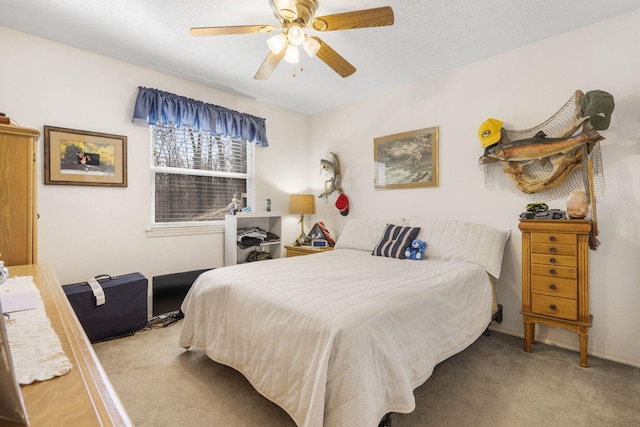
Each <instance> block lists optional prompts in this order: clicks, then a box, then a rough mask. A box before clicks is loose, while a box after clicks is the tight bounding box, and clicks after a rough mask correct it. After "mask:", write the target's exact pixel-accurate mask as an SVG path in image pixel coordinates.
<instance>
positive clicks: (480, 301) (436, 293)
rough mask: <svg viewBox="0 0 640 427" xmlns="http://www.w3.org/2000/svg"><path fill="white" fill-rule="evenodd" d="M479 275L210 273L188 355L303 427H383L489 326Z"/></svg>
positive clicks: (461, 271) (367, 270)
mask: <svg viewBox="0 0 640 427" xmlns="http://www.w3.org/2000/svg"><path fill="white" fill-rule="evenodd" d="M491 306H492V289H491V284H490V280H489V277H488V275H487V273H486V272H485V271H484V270H483V268H482V267H480V266H478V265H477V264H474V263H469V262H462V261H454V260H449V261H431V260H423V261H412V260H398V259H393V258H384V257H376V256H372V255H371V254H370V252H366V251H360V250H353V249H336V250H334V251H328V252H323V253H320V254H316V255H311V256H299V257H293V258H284V259H274V260H269V261H261V262H255V263H249V264H242V265H237V266H231V267H224V268H219V269H215V270H211V271H209V272H207V273H204V274H203V275H202V276H200V277H199V278H198V280H197V281H196V283H195V284H194V285H193V287H192V289H191V291H190V292H189V294H188V295H187V297H186V298H185V301H184V303H183V305H182V311H183V312H184V313H185V319H184V322H183V326H182V332H181V336H180V345H181V346H183V347H185V348H187V347H190V346H194V347H197V348H203V349H206V352H207V355H208V356H209V357H210V358H211V359H213V360H215V361H216V362H219V363H222V364H225V365H228V366H231V367H233V368H235V369H237V370H238V371H240V372H242V373H243V374H244V375H245V376H246V377H247V378H248V380H249V381H250V382H251V383H252V384H253V386H254V387H255V388H256V390H258V391H259V392H260V393H261V394H263V395H264V396H265V397H267V398H268V399H270V400H271V401H273V402H275V403H276V404H278V405H279V406H280V407H282V408H283V409H284V410H286V411H287V412H288V413H289V415H290V416H291V417H292V418H293V420H294V421H295V422H296V424H297V425H298V426H301V427H302V426H305V427H320V426H323V425H324V426H331V427H333V426H335V427H344V426H353V427H357V426H363V427H364V426H366V427H375V426H377V425H378V423H379V421H380V419H381V418H382V417H383V416H384V414H386V413H388V412H402V413H408V412H411V411H412V410H413V409H414V407H415V400H414V396H413V390H414V389H415V388H416V387H418V386H419V385H421V384H422V383H423V382H424V381H426V380H427V378H429V376H431V373H432V371H433V368H434V367H435V365H436V364H437V363H439V362H441V361H443V360H444V359H446V358H447V357H449V356H451V355H453V354H455V353H457V352H459V351H461V350H463V349H464V348H466V347H467V346H469V345H470V344H471V343H473V341H475V340H476V339H477V338H478V337H479V336H480V335H481V334H482V332H483V331H484V330H485V328H486V327H487V326H488V325H489V323H490V321H491Z"/></svg>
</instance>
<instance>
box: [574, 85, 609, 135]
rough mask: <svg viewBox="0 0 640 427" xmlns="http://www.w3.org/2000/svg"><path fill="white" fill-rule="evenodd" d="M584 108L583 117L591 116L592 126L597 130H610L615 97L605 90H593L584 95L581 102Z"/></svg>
mask: <svg viewBox="0 0 640 427" xmlns="http://www.w3.org/2000/svg"><path fill="white" fill-rule="evenodd" d="M580 107H581V108H582V117H587V116H589V117H590V119H589V120H591V124H593V127H594V128H596V129H597V130H605V129H608V128H609V122H611V113H613V108H614V107H615V104H614V102H613V96H612V95H611V94H610V93H608V92H605V91H603V90H591V91H589V92H587V93H585V94H584V96H583V97H582V99H581V100H580Z"/></svg>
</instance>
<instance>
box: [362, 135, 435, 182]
mask: <svg viewBox="0 0 640 427" xmlns="http://www.w3.org/2000/svg"><path fill="white" fill-rule="evenodd" d="M373 162H374V167H373V169H374V171H373V185H374V188H375V189H376V190H391V189H396V188H421V187H437V186H438V127H437V126H434V127H430V128H425V129H419V130H414V131H411V132H404V133H398V134H395V135H388V136H382V137H379V138H374V140H373Z"/></svg>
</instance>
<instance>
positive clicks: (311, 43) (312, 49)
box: [302, 37, 320, 57]
mask: <svg viewBox="0 0 640 427" xmlns="http://www.w3.org/2000/svg"><path fill="white" fill-rule="evenodd" d="M302 47H304V51H305V52H307V55H309V57H313V56H315V54H316V53H318V51H319V50H320V43H318V41H317V40H316V39H314V38H313V37H307V38H305V39H304V43H302Z"/></svg>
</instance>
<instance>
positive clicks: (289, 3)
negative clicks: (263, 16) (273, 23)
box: [273, 0, 298, 21]
mask: <svg viewBox="0 0 640 427" xmlns="http://www.w3.org/2000/svg"><path fill="white" fill-rule="evenodd" d="M273 4H274V5H275V6H276V10H277V11H278V14H279V15H280V16H281V17H282V18H283V19H287V20H289V21H293V20H294V19H297V18H298V9H297V8H296V2H295V0H273Z"/></svg>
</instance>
